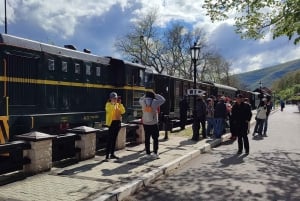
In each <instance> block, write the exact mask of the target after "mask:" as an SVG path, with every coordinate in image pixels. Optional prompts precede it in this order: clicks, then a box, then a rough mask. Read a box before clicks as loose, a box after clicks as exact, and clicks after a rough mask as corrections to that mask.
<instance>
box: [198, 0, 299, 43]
mask: <svg viewBox="0 0 300 201" xmlns="http://www.w3.org/2000/svg"><path fill="white" fill-rule="evenodd" d="M203 7H204V8H205V9H206V10H207V12H208V14H207V15H209V16H210V18H211V20H212V21H220V20H225V19H228V18H229V17H230V15H231V14H232V13H235V17H234V20H235V26H236V32H237V33H238V34H240V35H241V37H242V38H253V39H260V38H263V37H264V36H265V35H266V34H267V33H268V32H269V31H271V33H272V34H273V39H275V38H277V37H280V36H287V37H288V39H289V40H291V39H294V44H295V45H296V44H297V43H299V41H300V0H284V1H282V0H261V1H257V0H234V1H233V0H228V1H226V0H205V3H204V5H203Z"/></svg>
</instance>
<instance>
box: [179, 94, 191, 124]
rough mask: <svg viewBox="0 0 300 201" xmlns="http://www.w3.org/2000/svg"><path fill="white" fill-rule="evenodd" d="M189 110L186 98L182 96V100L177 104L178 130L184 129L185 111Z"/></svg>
mask: <svg viewBox="0 0 300 201" xmlns="http://www.w3.org/2000/svg"><path fill="white" fill-rule="evenodd" d="M188 109H189V104H188V102H187V96H186V95H185V96H183V98H182V100H181V101H180V102H179V113H180V128H181V130H184V129H185V125H186V120H187V111H188Z"/></svg>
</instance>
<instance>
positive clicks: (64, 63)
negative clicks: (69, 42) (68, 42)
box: [61, 61, 68, 73]
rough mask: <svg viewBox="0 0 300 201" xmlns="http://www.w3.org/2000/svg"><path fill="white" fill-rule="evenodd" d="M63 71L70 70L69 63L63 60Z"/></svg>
mask: <svg viewBox="0 0 300 201" xmlns="http://www.w3.org/2000/svg"><path fill="white" fill-rule="evenodd" d="M61 71H62V72H65V73H66V72H68V63H67V62H66V61H63V62H61Z"/></svg>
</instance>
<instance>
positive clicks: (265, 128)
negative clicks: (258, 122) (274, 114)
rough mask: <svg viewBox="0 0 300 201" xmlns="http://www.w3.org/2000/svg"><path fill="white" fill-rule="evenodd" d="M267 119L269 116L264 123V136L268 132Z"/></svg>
mask: <svg viewBox="0 0 300 201" xmlns="http://www.w3.org/2000/svg"><path fill="white" fill-rule="evenodd" d="M268 119H269V116H267V118H266V119H265V121H264V134H266V133H267V130H268Z"/></svg>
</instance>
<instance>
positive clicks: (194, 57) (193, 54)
mask: <svg viewBox="0 0 300 201" xmlns="http://www.w3.org/2000/svg"><path fill="white" fill-rule="evenodd" d="M190 50H191V59H192V63H193V64H194V84H193V95H194V107H193V137H192V140H199V129H197V126H196V125H197V118H196V101H197V100H196V98H197V94H196V89H197V86H196V74H197V60H198V59H199V55H200V47H199V46H197V44H196V43H194V46H193V47H191V48H190Z"/></svg>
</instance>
